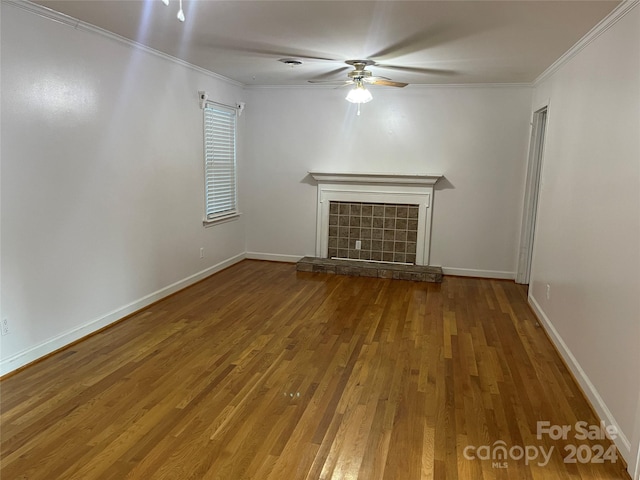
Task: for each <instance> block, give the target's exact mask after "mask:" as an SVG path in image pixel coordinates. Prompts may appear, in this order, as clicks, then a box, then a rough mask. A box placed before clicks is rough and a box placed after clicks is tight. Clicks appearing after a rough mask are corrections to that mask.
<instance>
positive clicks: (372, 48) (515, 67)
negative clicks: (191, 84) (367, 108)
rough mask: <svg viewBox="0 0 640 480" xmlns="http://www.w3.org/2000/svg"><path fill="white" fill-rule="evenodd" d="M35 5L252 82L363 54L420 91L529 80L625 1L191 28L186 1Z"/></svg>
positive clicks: (247, 5) (222, 10) (204, 22)
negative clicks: (294, 61)
mask: <svg viewBox="0 0 640 480" xmlns="http://www.w3.org/2000/svg"><path fill="white" fill-rule="evenodd" d="M36 3H39V4H41V5H44V6H46V7H48V8H51V9H53V10H56V11H58V12H61V13H64V14H67V15H69V16H71V17H74V18H76V19H79V20H82V21H84V22H87V23H89V24H92V25H95V26H98V27H101V28H103V29H106V30H109V31H111V32H113V33H116V34H118V35H121V36H123V37H126V38H129V39H131V40H134V41H136V42H139V43H142V44H144V45H147V46H149V47H152V48H154V49H156V50H160V51H162V52H164V53H167V54H169V55H172V56H174V57H178V58H180V59H182V60H185V61H187V62H189V63H192V64H195V65H198V66H200V67H202V68H205V69H207V70H210V71H212V72H215V73H217V74H220V75H223V76H225V77H228V78H230V79H233V80H236V81H238V82H240V83H242V84H245V85H308V83H307V81H308V80H314V79H315V80H340V79H345V78H346V77H345V74H346V72H347V68H346V65H344V63H342V62H343V61H344V60H348V59H361V58H364V59H373V60H375V61H376V62H378V63H379V64H381V65H388V66H389V65H390V66H395V67H404V69H403V68H393V69H392V68H388V67H381V66H372V67H370V70H371V71H372V72H373V73H374V75H383V76H386V77H391V78H392V79H393V80H397V81H401V82H408V83H413V84H433V83H454V84H462V83H529V82H532V81H533V80H535V79H536V77H538V76H539V75H540V74H541V73H542V72H544V70H545V69H546V68H547V67H549V66H550V65H551V64H552V63H553V62H554V61H555V60H557V59H558V58H559V57H560V56H561V55H562V54H563V53H564V52H566V51H567V50H568V49H569V48H571V46H572V45H574V44H575V43H576V42H577V41H578V40H580V38H581V37H582V36H584V35H585V34H586V33H587V32H588V31H589V30H590V29H591V28H592V27H593V26H595V25H596V24H597V23H598V22H599V21H600V20H601V19H602V18H604V17H605V16H606V15H607V14H608V13H609V12H610V11H611V10H613V9H614V8H615V7H616V6H617V5H618V3H619V2H618V1H614V0H606V1H596V0H588V1H581V0H572V1H555V0H545V1H543V0H535V1H521V0H503V1H482V0H475V1H454V0H449V1H415V0H414V1H382V2H371V1H351V0H342V1H324V0H323V1H310V0H290V1H269V0H261V1H250V0H233V1H224V0H198V1H194V0H184V12H185V16H186V22H184V23H181V22H179V21H178V20H177V19H176V13H177V11H178V0H170V4H169V7H165V6H164V5H163V4H162V2H161V1H160V0H119V1H115V0H106V1H105V0H76V1H68V0H54V1H48V0H40V1H37V2H36ZM290 57H293V58H298V59H300V60H302V61H303V64H302V65H300V66H298V67H294V68H291V67H288V66H286V65H284V64H283V63H281V62H278V60H279V59H282V58H290ZM343 67H345V68H344V69H343ZM409 68H410V69H412V70H415V69H418V71H412V70H409ZM432 70H438V71H437V72H434V71H432Z"/></svg>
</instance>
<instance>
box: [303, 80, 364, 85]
mask: <svg viewBox="0 0 640 480" xmlns="http://www.w3.org/2000/svg"><path fill="white" fill-rule="evenodd" d="M307 81H308V82H309V83H315V84H321V85H338V86H340V87H342V86H344V85H351V84H353V83H355V82H354V81H353V80H307Z"/></svg>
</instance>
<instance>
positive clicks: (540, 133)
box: [516, 105, 548, 284]
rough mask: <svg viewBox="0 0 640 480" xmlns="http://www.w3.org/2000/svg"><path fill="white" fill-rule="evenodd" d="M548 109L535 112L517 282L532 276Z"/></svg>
mask: <svg viewBox="0 0 640 480" xmlns="http://www.w3.org/2000/svg"><path fill="white" fill-rule="evenodd" d="M547 109H548V106H546V105H545V106H544V107H542V108H540V109H539V110H536V111H535V112H533V122H532V128H531V140H530V142H529V162H528V166H527V180H526V182H527V183H526V187H525V197H524V211H523V214H522V229H521V232H520V251H519V256H518V270H517V272H516V283H522V284H528V283H529V280H530V277H531V260H532V258H533V241H534V237H535V227H536V215H537V211H538V198H539V196H540V174H541V172H542V156H543V153H544V138H545V133H546V129H547Z"/></svg>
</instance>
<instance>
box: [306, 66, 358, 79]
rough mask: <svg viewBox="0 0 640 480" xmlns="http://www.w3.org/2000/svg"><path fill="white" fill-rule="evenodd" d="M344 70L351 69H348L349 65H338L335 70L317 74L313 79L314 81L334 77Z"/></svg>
mask: <svg viewBox="0 0 640 480" xmlns="http://www.w3.org/2000/svg"><path fill="white" fill-rule="evenodd" d="M345 70H351V69H350V68H349V67H340V68H336V69H335V70H331V71H330V72H327V73H323V74H321V75H318V76H317V77H316V78H315V79H314V81H319V80H322V79H324V78H331V77H334V76H336V75H337V74H339V73H342V72H344V71H345Z"/></svg>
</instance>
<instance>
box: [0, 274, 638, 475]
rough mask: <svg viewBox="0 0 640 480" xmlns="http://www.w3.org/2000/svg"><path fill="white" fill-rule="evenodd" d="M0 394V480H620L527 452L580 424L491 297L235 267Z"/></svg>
mask: <svg viewBox="0 0 640 480" xmlns="http://www.w3.org/2000/svg"><path fill="white" fill-rule="evenodd" d="M0 388H1V413H2V414H1V429H2V430H1V472H0V473H1V478H2V479H7V480H8V479H23V478H28V479H33V480H36V479H46V480H51V479H65V480H66V479H82V480H87V479H98V478H99V479H125V478H131V479H145V480H147V479H176V480H186V479H224V480H236V479H238V480H240V479H260V480H263V479H277V480H283V479H293V480H296V479H300V480H302V479H310V480H311V479H313V480H315V479H366V480H372V479H392V480H413V479H432V478H433V479H437V480H441V479H461V480H467V479H472V480H474V479H620V478H628V477H627V476H626V474H625V473H624V472H623V467H622V464H621V462H620V460H618V462H617V463H615V464H613V463H611V462H609V461H604V463H600V464H597V463H584V464H582V463H580V462H579V461H578V462H577V463H564V462H563V459H564V458H565V456H567V455H568V452H567V451H566V450H565V448H571V446H570V445H571V444H575V445H576V446H577V445H580V444H584V445H587V447H584V448H587V449H588V450H589V451H593V449H594V448H597V445H602V446H603V448H604V449H605V450H606V449H607V448H608V447H609V445H610V443H609V442H608V441H606V440H604V441H589V442H585V441H577V440H575V439H574V438H573V435H570V436H569V438H568V439H567V440H557V441H555V440H551V439H549V438H548V437H547V436H543V438H542V439H537V438H536V433H537V430H536V428H537V422H538V421H548V422H550V423H551V424H558V425H574V424H575V423H576V422H577V421H585V422H587V423H588V424H597V423H598V422H597V420H596V418H594V416H593V413H592V411H591V410H590V408H589V406H588V404H587V402H586V401H585V399H584V397H583V396H582V394H581V392H580V391H579V389H578V387H577V386H576V384H575V383H574V381H573V379H572V377H571V376H570V375H569V373H568V372H567V370H566V368H565V367H564V366H563V364H562V362H561V361H560V359H559V357H558V355H557V354H556V353H555V351H554V350H553V348H552V347H551V345H550V343H549V341H548V339H547V338H546V336H545V335H544V332H543V331H542V330H541V329H540V328H537V327H536V323H535V318H534V317H533V315H532V313H531V312H530V310H529V309H528V307H527V305H526V295H525V291H524V289H523V288H522V287H520V286H517V285H515V284H514V283H513V282H509V281H492V280H479V279H466V278H455V277H446V278H445V279H444V282H443V283H442V284H427V283H418V282H407V281H398V280H385V279H377V278H355V277H343V276H335V275H327V274H317V273H297V272H296V271H295V267H294V266H293V265H290V264H278V263H267V262H259V261H243V262H241V263H240V264H237V265H235V266H233V267H231V268H229V269H227V270H224V271H222V272H220V273H218V274H216V275H214V276H212V277H210V278H208V279H206V280H205V281H203V282H200V283H198V284H196V285H194V286H193V287H190V288H189V289H186V290H184V291H182V292H179V293H178V294H176V295H174V296H171V297H169V298H166V299H165V300H163V301H161V302H159V303H157V304H155V305H153V306H151V307H150V308H149V309H147V310H144V311H142V312H140V313H138V314H136V315H135V316H133V317H131V318H129V319H127V320H125V321H124V322H121V323H119V324H117V325H115V326H114V327H112V328H110V329H108V330H106V331H104V332H101V333H99V334H97V335H94V336H93V337H90V338H88V339H86V340H84V341H82V342H80V343H78V344H76V345H74V346H72V347H70V348H69V349H67V350H64V351H61V352H59V353H57V354H55V355H53V356H51V357H50V358H47V359H45V360H44V361H42V362H40V363H37V364H35V365H33V366H31V367H29V368H27V369H25V370H23V371H21V372H18V373H17V374H15V375H13V376H10V377H8V378H6V379H5V380H3V381H2V382H1V383H0ZM496 442H498V443H496ZM500 442H503V443H500ZM497 445H504V446H506V448H507V449H509V452H512V453H511V454H509V456H508V457H507V458H506V459H505V460H502V459H501V460H500V461H499V462H497V463H494V462H495V461H497V460H494V462H492V460H491V459H486V460H480V459H478V458H477V457H478V456H480V457H483V456H487V455H485V454H483V453H481V452H483V450H482V449H481V450H471V449H469V448H466V447H482V446H489V447H491V448H494V447H496V446H497ZM526 446H532V447H533V448H536V449H538V451H539V449H540V448H544V450H545V452H548V451H549V449H550V448H551V447H553V448H554V451H553V452H552V454H551V455H550V459H549V461H548V463H547V464H546V465H539V463H542V461H543V457H542V454H541V453H540V454H539V457H538V458H536V459H535V460H532V461H530V462H526V461H525V459H524V458H517V457H518V456H519V452H520V451H519V450H518V449H517V448H515V449H514V447H523V448H524V447H526ZM486 450H489V448H487V449H486ZM491 451H492V452H493V451H495V452H498V451H499V450H498V449H495V450H491ZM581 451H582V453H583V454H584V453H585V452H586V450H584V449H583V450H581ZM465 452H467V455H466V456H465ZM532 452H533V450H531V452H530V453H531V455H532ZM587 453H589V452H587ZM472 454H475V455H476V458H471V459H469V458H466V457H473V455H472ZM581 458H585V457H584V455H583V456H582V457H581ZM505 462H506V463H505ZM527 463H528V465H527Z"/></svg>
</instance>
